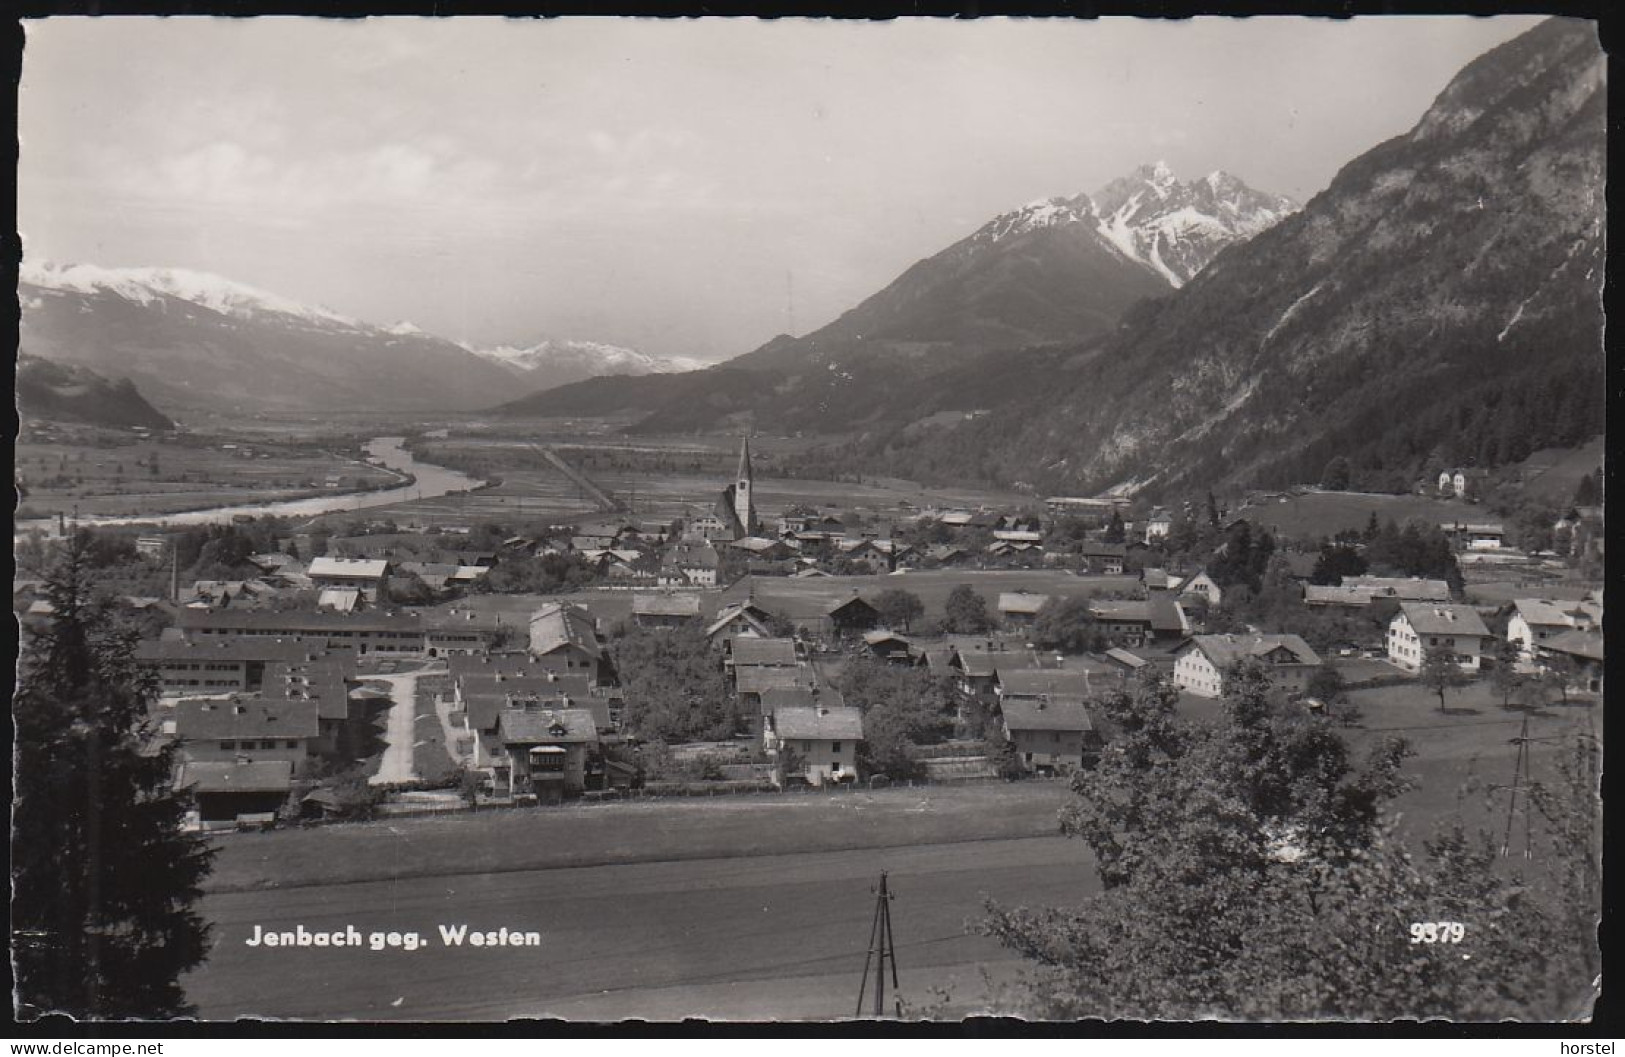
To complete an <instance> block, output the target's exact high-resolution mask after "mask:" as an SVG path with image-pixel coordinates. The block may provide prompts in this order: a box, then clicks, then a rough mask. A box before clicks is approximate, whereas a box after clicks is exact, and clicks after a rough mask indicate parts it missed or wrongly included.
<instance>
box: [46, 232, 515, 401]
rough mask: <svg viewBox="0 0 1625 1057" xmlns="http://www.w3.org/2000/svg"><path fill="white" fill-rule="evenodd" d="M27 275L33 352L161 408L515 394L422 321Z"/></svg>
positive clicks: (216, 288) (226, 288)
mask: <svg viewBox="0 0 1625 1057" xmlns="http://www.w3.org/2000/svg"><path fill="white" fill-rule="evenodd" d="M19 279H20V282H19V284H18V300H19V302H20V304H21V306H22V327H21V347H22V350H23V351H24V352H28V353H34V354H36V355H38V356H40V357H42V358H44V359H47V360H52V361H55V362H57V363H63V364H77V365H79V366H83V367H88V368H90V369H92V370H94V371H98V372H100V373H102V374H104V375H107V376H109V377H128V378H130V379H132V380H133V381H134V382H135V383H136V384H138V385H139V387H140V389H141V391H142V392H143V393H145V394H147V395H148V396H149V398H150V399H151V400H152V401H153V402H154V403H156V404H157V405H158V406H159V407H161V408H174V409H180V408H186V407H209V408H211V409H214V410H220V409H237V410H241V411H244V412H256V411H285V410H302V411H328V410H334V411H337V410H362V411H367V410H424V411H430V410H467V409H473V408H479V407H484V406H487V405H489V404H491V403H493V402H495V401H497V400H500V399H503V398H504V397H511V396H512V394H513V391H514V376H513V373H512V372H511V371H508V370H505V369H503V368H501V367H498V366H497V365H495V364H493V363H490V362H489V361H487V360H485V359H483V358H481V357H478V356H475V355H473V354H471V353H470V352H468V350H466V349H464V348H462V347H461V346H459V345H457V344H455V343H454V342H451V341H448V340H446V339H444V338H439V337H435V336H434V335H432V334H426V333H424V332H423V331H422V330H421V329H420V328H418V327H416V326H415V325H413V324H410V323H397V324H395V325H393V326H388V327H383V326H376V325H373V324H370V323H365V322H362V321H359V320H355V319H352V318H350V317H348V316H345V315H341V314H340V313H338V312H334V311H331V310H330V309H326V308H321V307H317V306H313V305H307V304H303V303H301V302H299V301H296V300H294V299H291V298H287V297H283V296H281V295H278V294H273V293H268V292H266V291H264V290H259V289H256V288H254V287H252V286H248V285H245V284H243V283H239V282H236V281H234V280H231V279H226V278H223V277H221V276H218V275H211V274H208V273H205V272H197V271H188V270H185V269H181V268H102V267H97V266H95V265H85V264H76V265H68V266H63V267H53V266H51V265H49V264H43V263H40V262H36V261H30V262H27V263H25V264H24V265H23V266H22V268H21V270H20V274H19Z"/></svg>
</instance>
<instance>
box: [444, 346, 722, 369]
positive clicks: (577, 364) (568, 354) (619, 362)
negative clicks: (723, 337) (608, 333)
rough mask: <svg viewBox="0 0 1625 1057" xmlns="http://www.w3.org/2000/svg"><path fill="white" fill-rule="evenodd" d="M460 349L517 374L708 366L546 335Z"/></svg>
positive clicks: (619, 347)
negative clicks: (522, 342)
mask: <svg viewBox="0 0 1625 1057" xmlns="http://www.w3.org/2000/svg"><path fill="white" fill-rule="evenodd" d="M463 348H465V349H467V350H468V351H469V352H472V353H474V354H475V355H476V356H483V357H484V358H485V359H488V360H491V361H492V362H494V363H499V364H502V365H503V366H504V367H507V368H509V369H510V370H513V371H516V372H518V373H520V374H530V373H533V372H536V371H557V370H560V369H569V370H572V371H577V372H582V371H584V372H587V375H586V376H588V377H590V376H594V375H606V374H680V373H682V372H685V371H698V370H701V369H702V368H705V367H708V366H710V365H709V364H707V363H704V362H702V361H700V360H694V359H689V358H688V357H685V356H671V357H662V356H650V355H649V354H647V353H643V352H639V351H637V350H636V349H628V348H626V347H624V346H621V345H609V344H606V343H604V342H599V341H570V340H557V339H552V338H549V339H547V340H544V341H540V342H537V343H536V344H534V345H526V346H523V347H515V346H512V345H498V346H495V347H493V348H481V347H478V346H475V345H470V344H466V343H465V344H464V345H463Z"/></svg>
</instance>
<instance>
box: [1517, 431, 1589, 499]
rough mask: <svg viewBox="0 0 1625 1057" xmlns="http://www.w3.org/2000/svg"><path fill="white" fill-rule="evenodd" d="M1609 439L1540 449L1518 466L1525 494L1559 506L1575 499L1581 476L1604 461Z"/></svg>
mask: <svg viewBox="0 0 1625 1057" xmlns="http://www.w3.org/2000/svg"><path fill="white" fill-rule="evenodd" d="M1606 447H1607V441H1606V439H1605V438H1603V437H1597V438H1596V439H1594V440H1591V441H1588V442H1587V443H1585V444H1583V445H1581V446H1580V447H1578V448H1547V449H1544V450H1542V451H1537V452H1535V454H1533V455H1531V456H1529V458H1527V459H1525V460H1524V461H1523V465H1522V466H1520V467H1519V471H1520V473H1521V475H1522V480H1523V489H1524V493H1525V494H1526V495H1528V496H1529V497H1530V498H1531V499H1541V500H1545V501H1547V502H1549V503H1554V504H1556V505H1558V506H1566V505H1567V504H1569V503H1572V502H1573V501H1574V490H1575V489H1576V488H1578V487H1580V478H1582V477H1584V476H1585V475H1586V474H1588V473H1592V472H1594V471H1596V470H1597V469H1598V468H1599V467H1600V466H1602V464H1603V456H1604V455H1605V454H1606Z"/></svg>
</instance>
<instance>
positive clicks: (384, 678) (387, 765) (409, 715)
mask: <svg viewBox="0 0 1625 1057" xmlns="http://www.w3.org/2000/svg"><path fill="white" fill-rule="evenodd" d="M443 671H444V669H442V668H430V669H425V670H421V671H414V672H401V673H398V674H395V675H371V676H367V677H366V678H368V679H370V680H374V681H377V682H380V683H384V684H386V685H387V686H388V687H389V699H390V701H391V704H390V707H389V724H388V726H387V727H385V729H384V742H385V746H386V747H385V749H384V759H383V763H382V764H381V765H380V766H379V768H378V773H377V774H375V775H373V776H372V777H371V778H370V779H369V781H370V782H371V783H372V784H373V785H388V784H391V783H395V782H410V781H411V780H412V779H414V778H417V777H420V776H419V775H418V774H417V773H416V772H415V771H414V770H413V769H412V743H413V742H414V741H415V740H416V734H415V733H414V732H415V730H416V717H417V692H418V677H419V676H423V675H434V674H436V673H439V672H443Z"/></svg>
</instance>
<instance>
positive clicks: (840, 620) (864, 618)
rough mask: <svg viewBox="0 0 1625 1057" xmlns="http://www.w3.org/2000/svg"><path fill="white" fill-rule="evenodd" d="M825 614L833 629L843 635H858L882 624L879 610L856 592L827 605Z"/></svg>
mask: <svg viewBox="0 0 1625 1057" xmlns="http://www.w3.org/2000/svg"><path fill="white" fill-rule="evenodd" d="M824 615H825V617H826V618H827V619H828V621H829V626H830V628H831V630H832V631H834V633H835V634H837V635H841V636H847V635H858V634H861V633H863V632H865V631H873V630H874V629H875V628H877V627H879V626H880V612H879V610H877V609H875V607H874V606H872V605H870V604H869V603H868V602H865V601H864V600H863V599H862V598H860V597H858V596H857V595H856V594H854V595H853V596H852V597H851V598H846V599H842V600H841V601H839V602H836V603H833V604H832V605H830V606H828V607H826V608H825V610H824Z"/></svg>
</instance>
